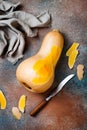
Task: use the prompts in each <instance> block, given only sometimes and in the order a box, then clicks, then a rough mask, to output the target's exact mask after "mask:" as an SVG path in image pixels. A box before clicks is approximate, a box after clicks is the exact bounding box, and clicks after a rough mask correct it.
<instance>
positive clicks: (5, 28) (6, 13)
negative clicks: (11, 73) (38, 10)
mask: <svg viewBox="0 0 87 130" xmlns="http://www.w3.org/2000/svg"><path fill="white" fill-rule="evenodd" d="M19 5H20V3H17V4H13V3H11V2H8V1H2V2H1V3H0V56H3V55H4V56H5V57H6V58H7V59H8V60H9V61H10V62H11V63H13V64H15V63H16V62H17V61H18V60H19V59H20V58H22V57H23V51H24V47H25V39H24V34H23V33H25V34H26V35H27V36H28V37H34V36H36V35H37V31H36V27H48V26H49V24H50V15H49V13H48V12H43V13H42V14H40V15H39V16H34V15H32V14H30V13H27V12H24V11H19V10H16V8H17V7H18V6H19ZM18 27H20V30H19V29H18ZM22 30H23V31H22Z"/></svg>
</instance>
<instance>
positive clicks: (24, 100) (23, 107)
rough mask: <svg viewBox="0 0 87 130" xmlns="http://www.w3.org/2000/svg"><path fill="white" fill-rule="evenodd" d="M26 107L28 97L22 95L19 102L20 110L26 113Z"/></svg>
mask: <svg viewBox="0 0 87 130" xmlns="http://www.w3.org/2000/svg"><path fill="white" fill-rule="evenodd" d="M25 106H26V96H25V95H22V96H21V97H20V99H19V102H18V108H19V110H20V111H21V112H22V113H24V111H25Z"/></svg>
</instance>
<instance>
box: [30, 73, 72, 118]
mask: <svg viewBox="0 0 87 130" xmlns="http://www.w3.org/2000/svg"><path fill="white" fill-rule="evenodd" d="M73 77H74V74H70V75H68V76H67V77H66V78H65V79H63V80H62V81H61V82H60V83H59V85H58V86H57V87H56V88H55V89H54V91H53V92H51V94H50V95H49V96H47V97H46V98H45V99H44V100H43V101H42V102H41V103H40V104H39V105H37V106H36V107H35V108H34V109H33V110H32V111H31V112H30V115H31V116H34V115H36V114H37V113H38V112H39V111H40V110H41V109H42V107H44V106H45V105H46V104H47V102H49V101H50V100H51V98H53V97H54V96H56V95H57V94H58V93H59V92H60V91H61V90H62V88H63V87H64V85H65V84H66V83H67V82H68V81H69V80H70V79H72V78H73Z"/></svg>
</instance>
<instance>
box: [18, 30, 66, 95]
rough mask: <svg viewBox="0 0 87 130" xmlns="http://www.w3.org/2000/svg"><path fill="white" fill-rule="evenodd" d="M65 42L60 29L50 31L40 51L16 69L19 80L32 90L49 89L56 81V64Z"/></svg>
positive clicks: (41, 91)
mask: <svg viewBox="0 0 87 130" xmlns="http://www.w3.org/2000/svg"><path fill="white" fill-rule="evenodd" d="M63 44H64V38H63V36H62V34H61V33H60V32H59V31H58V30H53V31H51V32H49V33H48V34H47V35H46V36H45V38H44V39H43V42H42V46H41V48H40V50H39V51H38V53H37V54H36V55H34V56H32V57H30V58H27V59H26V60H24V61H23V62H21V63H20V64H19V66H18V68H17V71H16V76H17V79H18V81H19V82H20V83H22V84H23V85H24V86H25V87H26V88H27V89H28V90H30V91H32V92H36V93H43V92H45V91H47V90H48V89H49V88H50V87H51V85H52V83H53V81H54V75H55V66H56V64H57V62H58V60H59V58H60V55H61V52H62V49H63Z"/></svg>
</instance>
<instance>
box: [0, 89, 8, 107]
mask: <svg viewBox="0 0 87 130" xmlns="http://www.w3.org/2000/svg"><path fill="white" fill-rule="evenodd" d="M6 105H7V101H6V98H5V96H4V94H3V92H2V91H1V90H0V108H1V109H5V108H6Z"/></svg>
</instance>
